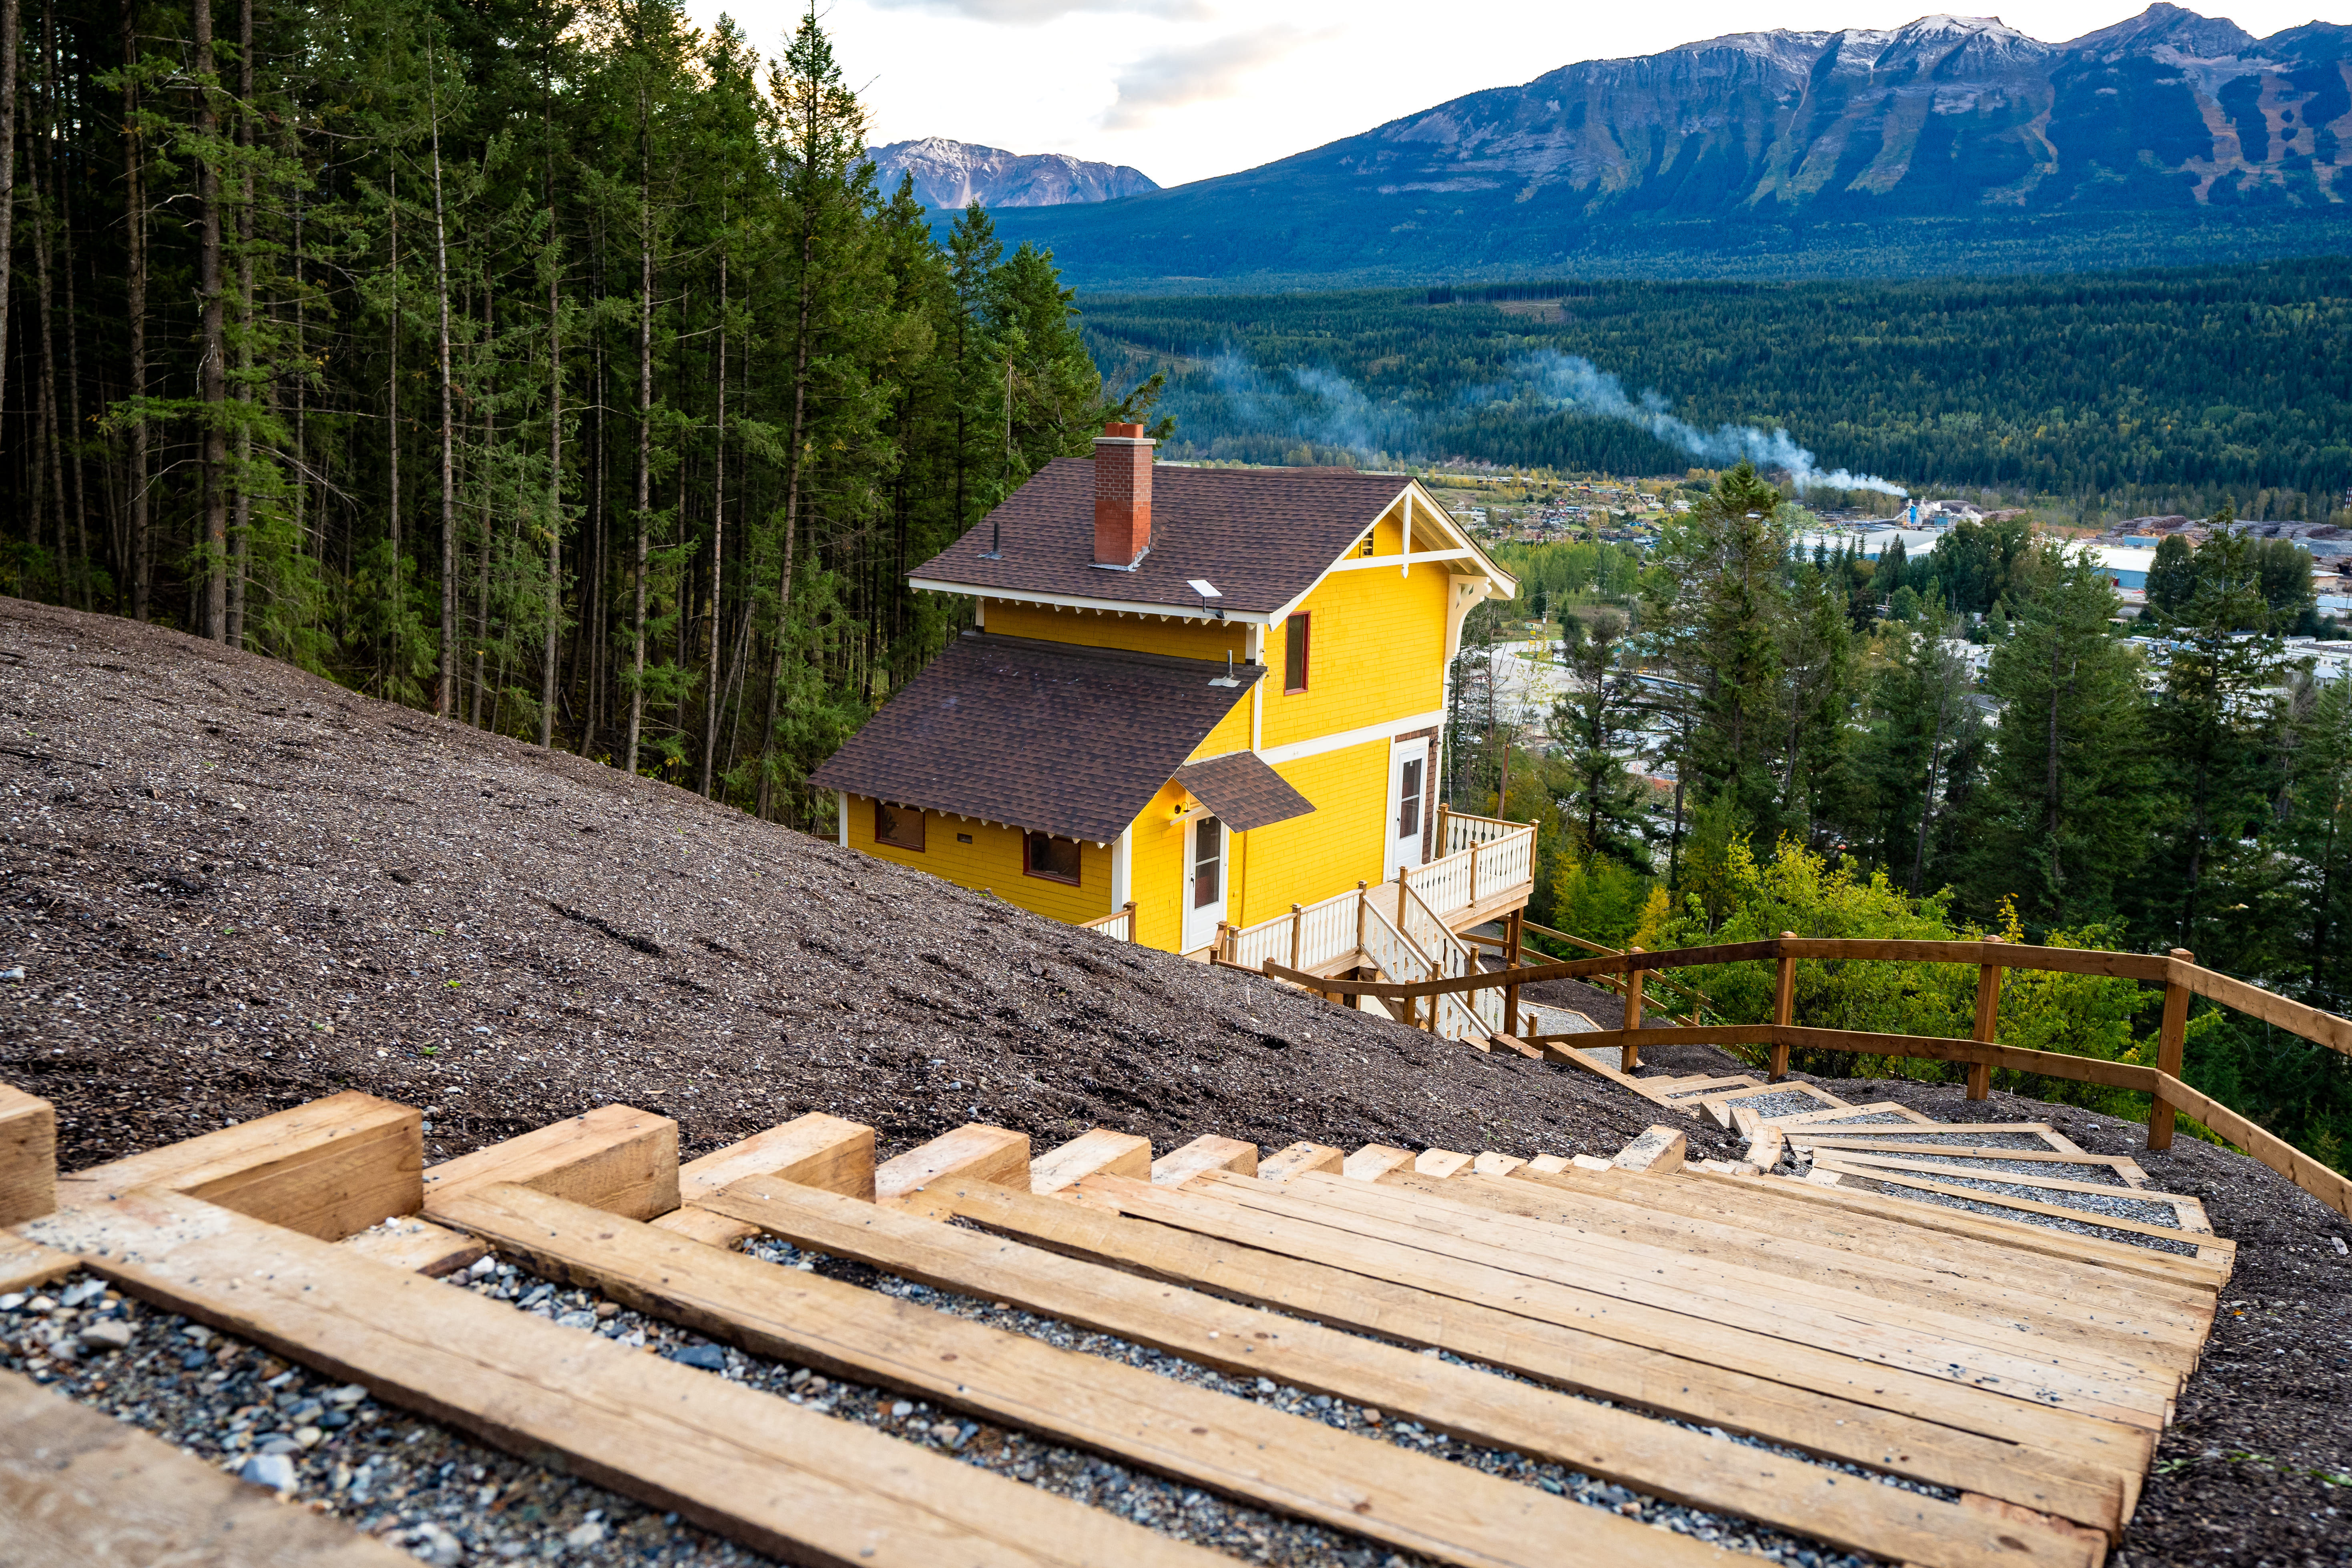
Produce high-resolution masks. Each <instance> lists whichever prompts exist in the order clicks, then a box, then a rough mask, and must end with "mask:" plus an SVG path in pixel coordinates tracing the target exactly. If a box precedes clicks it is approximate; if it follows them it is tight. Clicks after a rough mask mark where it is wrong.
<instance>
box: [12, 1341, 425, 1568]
mask: <svg viewBox="0 0 2352 1568" xmlns="http://www.w3.org/2000/svg"><path fill="white" fill-rule="evenodd" d="M0 1520H5V1521H6V1522H5V1539H0V1563H5V1564H7V1568H161V1565H166V1564H168V1565H169V1568H415V1563H416V1559H415V1558H414V1557H412V1556H410V1555H409V1554H408V1553H407V1552H401V1551H398V1550H395V1549H394V1548H393V1547H390V1546H387V1545H385V1544H384V1543H383V1542H380V1541H377V1540H375V1539H374V1538H373V1537H371V1536H366V1535H362V1534H361V1533H360V1532H359V1531H356V1530H353V1529H352V1527H351V1526H350V1525H348V1524H344V1523H341V1522H340V1521H336V1520H331V1519H327V1518H323V1517H321V1516H320V1515H319V1514H315V1513H312V1512H311V1511H310V1510H309V1509H307V1508H296V1507H293V1506H290V1505H289V1504H287V1503H282V1502H280V1501H278V1499H277V1498H276V1497H275V1496H273V1495H272V1494H270V1493H268V1492H266V1491H264V1490H262V1489H260V1488H259V1487H256V1486H248V1485H247V1484H246V1483H245V1482H243V1481H240V1480H237V1479H236V1478H234V1477H232V1476H229V1475H227V1474H226V1473H224V1472H223V1471H221V1470H219V1469H216V1468H214V1467H213V1466H211V1465H208V1464H206V1463H205V1461H203V1460H202V1459H199V1458H194V1456H193V1455H189V1454H184V1453H182V1452H181V1451H180V1450H179V1449H177V1448H174V1447H172V1446H171V1445H170V1444H169V1443H166V1442H164V1441H163V1439H162V1438H160V1437H156V1436H150V1435H149V1434H147V1433H145V1432H142V1431H141V1430H139V1428H137V1427H136V1426H131V1425H130V1424H128V1423H127V1422H121V1421H116V1420H114V1419H112V1418H110V1417H109V1416H106V1415H100V1414H99V1413H98V1412H97V1411H95V1410H89V1409H85V1408H84V1407H82V1406H81V1405H77V1404H75V1403H74V1402H73V1401H72V1400H70V1399H68V1398H66V1397H65V1396H64V1395H62V1394H52V1393H50V1392H49V1391H48V1390H47V1389H45V1388H43V1387H41V1386H40V1385H39V1384H36V1383H35V1382H33V1380H32V1379H30V1378H28V1377H24V1376H21V1375H19V1374H18V1373H13V1372H0Z"/></svg>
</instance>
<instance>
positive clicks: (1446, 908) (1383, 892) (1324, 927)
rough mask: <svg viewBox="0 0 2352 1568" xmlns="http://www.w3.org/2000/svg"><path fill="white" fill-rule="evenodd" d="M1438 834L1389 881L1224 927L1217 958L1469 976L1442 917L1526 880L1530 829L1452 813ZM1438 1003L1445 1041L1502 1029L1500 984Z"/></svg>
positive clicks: (1403, 980)
mask: <svg viewBox="0 0 2352 1568" xmlns="http://www.w3.org/2000/svg"><path fill="white" fill-rule="evenodd" d="M1438 837H1439V842H1440V844H1441V845H1442V846H1447V847H1449V849H1448V853H1446V854H1445V855H1444V857H1442V858H1439V859H1435V860H1433V861H1431V862H1430V863H1429V864H1428V865H1426V866H1416V867H1413V868H1411V869H1409V870H1407V871H1405V872H1404V873H1403V874H1402V875H1401V876H1400V877H1399V878H1398V879H1396V880H1395V881H1393V882H1383V883H1381V885H1380V886H1379V887H1377V888H1373V887H1369V886H1367V885H1365V884H1362V883H1359V884H1358V885H1357V886H1355V887H1353V888H1350V889H1347V890H1346V891H1345V892H1339V893H1334V894H1332V895H1331V896H1330V897H1329V898H1328V899H1319V900H1317V901H1315V902H1314V903H1311V904H1293V905H1292V906H1291V907H1290V910H1289V911H1288V912H1287V913H1285V914H1279V915H1276V916H1275V917H1274V918H1273V919H1272V920H1265V921H1258V922H1257V923H1256V924H1255V925H1249V926H1228V927H1226V928H1225V930H1224V932H1223V941H1222V942H1221V943H1220V946H1219V949H1218V956H1219V957H1221V958H1223V960H1224V961H1225V962H1226V963H1234V964H1239V965H1240V966H1242V967H1243V968H1244V969H1262V968H1264V967H1265V963H1266V962H1267V960H1269V959H1271V960H1272V961H1273V962H1275V963H1279V964H1282V965H1283V966H1285V967H1286V968H1289V969H1297V970H1303V971H1306V972H1307V973H1329V972H1332V971H1334V970H1337V969H1353V968H1357V967H1359V966H1370V968H1373V969H1377V970H1378V971H1380V973H1381V975H1382V976H1383V977H1384V978H1386V979H1388V980H1391V981H1395V982H1398V983H1400V984H1410V983H1412V982H1414V981H1421V980H1437V979H1451V978H1454V977H1456V976H1459V975H1464V974H1470V973H1475V972H1476V969H1477V964H1478V959H1477V953H1476V950H1475V949H1474V948H1473V947H1471V946H1470V944H1468V943H1467V942H1464V941H1463V940H1462V939H1461V938H1460V937H1458V936H1455V935H1454V929H1453V927H1452V926H1451V925H1449V924H1448V923H1447V921H1448V920H1449V919H1450V918H1451V917H1453V916H1454V915H1456V914H1458V913H1459V912H1460V911H1462V910H1467V909H1470V908H1471V907H1473V906H1474V905H1476V904H1478V903H1480V902H1482V901H1483V900H1489V899H1493V898H1496V897H1497V896H1498V895H1501V894H1503V893H1506V892H1507V891H1509V890H1510V889H1514V888H1517V887H1519V886H1522V885H1524V884H1526V883H1527V882H1528V881H1529V880H1531V879H1532V878H1533V876H1534V874H1535V844H1536V830H1535V829H1534V828H1533V827H1532V826H1528V824H1526V823H1523V822H1505V821H1503V820H1501V819H1500V818H1497V817H1492V816H1460V815H1457V814H1454V813H1452V812H1449V813H1447V814H1446V816H1445V818H1444V823H1443V825H1442V826H1441V828H1440V831H1439V835H1438ZM1110 918H1112V919H1116V918H1117V917H1110ZM1132 929H1133V928H1132V925H1131V924H1130V926H1129V930H1130V931H1132ZM1129 940H1132V939H1131V938H1130V939H1129ZM1435 1004H1436V1008H1437V1033H1439V1034H1441V1035H1444V1036H1445V1037H1448V1038H1450V1039H1456V1040H1483V1039H1485V1038H1486V1037H1487V1036H1489V1035H1493V1034H1497V1033H1501V1032H1502V1031H1503V1024H1504V1020H1503V993H1502V992H1501V991H1500V990H1499V989H1496V990H1486V991H1474V992H1470V993H1467V994H1460V993H1455V994H1445V995H1441V996H1439V997H1437V998H1436V999H1435Z"/></svg>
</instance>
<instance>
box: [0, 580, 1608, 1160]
mask: <svg viewBox="0 0 2352 1568" xmlns="http://www.w3.org/2000/svg"><path fill="white" fill-rule="evenodd" d="M0 718H5V724H6V727H7V728H8V730H9V731H11V733H12V735H13V736H14V737H15V739H14V740H12V741H11V742H10V743H9V744H8V746H7V748H6V749H5V751H0V970H5V969H7V968H12V967H21V968H22V969H23V970H24V972H25V973H24V978H23V979H21V980H18V981H14V982H5V983H0V1077H5V1079H7V1080H8V1081H10V1082H13V1083H16V1085H18V1086H19V1087H21V1088H23V1089H27V1090H29V1091H30V1092H32V1093H35V1094H39V1095H42V1096H44V1097H46V1098H47V1099H49V1100H53V1101H54V1102H56V1104H57V1107H58V1116H59V1128H58V1132H59V1143H60V1148H59V1158H60V1162H61V1163H62V1164H63V1165H64V1166H65V1167H66V1168H68V1169H73V1168H79V1167H80V1166H84V1165H89V1164H94V1163H99V1162H100V1161H102V1160H105V1159H109V1158H112V1157H115V1156H118V1155H121V1154H124V1153H128V1152H132V1151H134V1150H139V1149H145V1148H152V1147H153V1146H155V1145H157V1144H160V1143H165V1142H172V1141H173V1140H175V1139H179V1138H184V1137H187V1136H189V1135H191V1134H193V1133H195V1132H198V1131H208V1130H210V1129H212V1128H215V1127H218V1126H220V1125H222V1124H223V1123H224V1122H227V1121H246V1120H250V1119H252V1118H254V1117H257V1116H261V1115H266V1114H268V1113H269V1112H271V1111H274V1110H284V1109H286V1108H288V1107H289V1106H292V1105H297V1104H299V1103H301V1102H302V1101H304V1100H312V1099H315V1098H317V1097H319V1096H320V1095H322V1094H328V1093H331V1092H333V1091H335V1090H337V1089H365V1090H367V1091H369V1092H371V1093H374V1094H381V1095H383V1096H385V1097H387V1098H390V1099H394V1100H401V1101H404V1102H405V1103H408V1104H413V1105H418V1106H422V1107H425V1108H427V1110H428V1115H427V1120H428V1121H430V1122H431V1124H432V1126H431V1130H430V1133H429V1135H428V1138H427V1141H426V1155H427V1158H428V1159H436V1160H437V1159H446V1158H448V1157H450V1156H452V1155H456V1154H459V1153H463V1152H467V1151H468V1150H471V1149H475V1148H478V1147H479V1146H481V1145H482V1144H484V1143H488V1142H497V1141H499V1140H500V1139H503V1138H508V1137H511V1136H513V1135H514V1134H516V1133H519V1132H522V1131H529V1130H530V1129H531V1128H534V1127H539V1126H542V1125H544V1124H546V1123H548V1122H550V1121H556V1120H559V1119H561V1118H562V1117H566V1116H572V1115H576V1114H578V1113H579V1112H581V1111H582V1110H586V1109H588V1108H590V1107H592V1106H594V1105H597V1104H599V1103H604V1102H607V1101H621V1102H625V1103H627V1104H630V1105H635V1106H638V1107H641V1108H643V1109H646V1110H656V1111H658V1112H660V1113H662V1114H664V1115H667V1116H670V1117H673V1118H675V1119H676V1120H677V1122H678V1124H679V1128H680V1131H681V1140H682V1142H683V1144H684V1146H685V1148H686V1150H687V1151H688V1153H696V1152H703V1151H706V1150H709V1149H711V1148H716V1147H718V1146H720V1145H722V1144H725V1143H729V1142H733V1141H735V1140H736V1139H739V1138H741V1137H745V1136H747V1135H749V1134H750V1133H751V1132H754V1131H759V1130H760V1129H761V1128H764V1127H769V1126H772V1125H774V1124H776V1123H777V1122H780V1121H785V1120H788V1119H789V1118H791V1117H793V1116H796V1115H799V1114H800V1113H802V1112H803V1111H806V1110H813V1109H821V1110H827V1111H831V1112H833V1113H835V1114H836V1115H841V1116H847V1117H852V1118H856V1119H857V1120H860V1121H867V1122H870V1123H871V1124H873V1125H874V1126H875V1128H876V1129H877V1133H878V1135H879V1140H880V1143H881V1148H882V1152H883V1154H884V1155H886V1156H887V1155H889V1154H893V1153H897V1152H900V1151H902V1150H904V1149H906V1148H908V1147H911V1146H912V1145H914V1144H915V1143H918V1142H922V1141H923V1140H925V1139H928V1138H931V1137H935V1136H937V1135H938V1134H939V1133H940V1132H943V1131H948V1130H950V1129H951V1128H953V1127H955V1126H958V1125H960V1124H961V1123H963V1122H966V1121H988V1122H993V1123H997V1124H1000V1125H1003V1126H1008V1127H1013V1128H1016V1129H1019V1130H1020V1131H1025V1132H1027V1133H1029V1134H1030V1136H1031V1138H1032V1139H1033V1141H1034V1145H1035V1146H1036V1147H1037V1148H1038V1149H1039V1150H1041V1151H1042V1150H1043V1149H1045V1148H1048V1147H1051V1146H1053V1145H1054V1144H1057V1143H1060V1142H1064V1141H1066V1140H1067V1139H1069V1138H1072V1137H1075V1136H1076V1135H1077V1134H1078V1133H1079V1132H1082V1131H1086V1130H1087V1128H1089V1127H1094V1126H1102V1127H1109V1128H1113V1129H1116V1130H1118V1131H1127V1132H1136V1133H1141V1134H1143V1135H1145V1136H1147V1137H1150V1139H1151V1140H1152V1142H1153V1144H1154V1146H1155V1148H1156V1149H1159V1150H1162V1151H1164V1150H1166V1149H1169V1148H1172V1147H1174V1146H1175V1145H1177V1144H1180V1143H1182V1142H1187V1141H1189V1140H1191V1139H1192V1138H1195V1137H1198V1136H1200V1135H1201V1134H1202V1133H1209V1132H1214V1133H1221V1134H1223V1135H1226V1136H1229V1137H1236V1138H1244V1139H1248V1140H1251V1141H1252V1142H1256V1143H1258V1144H1259V1145H1261V1146H1262V1147H1265V1148H1267V1149H1273V1148H1279V1147H1281V1146H1282V1145H1284V1144H1286V1143H1289V1142H1294V1141H1296V1140H1298V1139H1302V1138H1304V1139H1311V1140H1313V1141H1315V1142H1321V1143H1328V1144H1333V1145H1336V1146H1339V1147H1340V1148H1348V1149H1352V1148H1356V1147H1359V1146H1360V1145H1362V1144H1364V1143H1370V1142H1382V1143H1391V1144H1397V1145H1401V1146H1403V1147H1408V1148H1412V1149H1415V1150H1419V1149H1423V1148H1430V1147H1437V1148H1448V1149H1460V1150H1465V1151H1467V1152H1478V1151H1481V1150H1486V1149H1496V1150H1500V1151H1503V1152H1509V1153H1515V1154H1518V1155H1520V1156H1522V1157H1528V1156H1532V1155H1535V1154H1538V1153H1555V1154H1573V1153H1596V1154H1613V1153H1615V1152H1616V1151H1617V1150H1618V1149H1620V1148H1622V1146H1623V1145H1624V1143H1625V1142H1627V1141H1628V1140H1630V1139H1632V1138H1633V1137H1634V1136H1636V1135H1638V1134H1639V1133H1640V1131H1642V1129H1643V1126H1645V1125H1646V1124H1647V1120H1648V1117H1647V1114H1646V1112H1647V1109H1648V1108H1646V1107H1641V1106H1638V1105H1636V1104H1634V1103H1633V1102H1632V1101H1631V1100H1628V1099H1627V1097H1625V1096H1623V1095H1622V1094H1621V1093H1620V1092H1619V1091H1617V1090H1615V1089H1612V1088H1611V1087H1610V1086H1609V1085H1608V1084H1606V1083H1605V1082H1603V1081H1601V1079H1597V1078H1596V1077H1594V1076H1593V1075H1591V1074H1590V1073H1584V1072H1580V1071H1577V1070H1575V1069H1572V1068H1559V1067H1553V1066H1548V1065H1545V1064H1541V1063H1537V1062H1530V1061H1528V1060H1526V1059H1524V1058H1519V1057H1516V1056H1513V1055H1511V1054H1510V1053H1508V1052H1496V1053H1493V1054H1491V1055H1489V1054H1486V1053H1483V1052H1479V1051H1475V1050H1472V1049H1469V1048H1467V1047H1463V1046H1460V1045H1455V1044H1452V1043H1449V1042H1444V1041H1440V1040H1438V1039H1435V1038H1433V1037H1431V1036H1429V1035H1427V1034H1424V1033H1422V1032H1419V1031H1416V1030H1412V1029H1409V1028H1405V1027H1403V1026H1400V1025H1397V1024H1394V1023H1391V1022H1389V1021H1387V1020H1385V1019H1381V1018H1378V1017H1376V1016H1370V1015H1368V1014H1363V1013H1359V1012H1354V1011H1350V1010H1349V1009H1346V1008H1340V1007H1334V1006H1331V1005H1328V1004H1326V1003H1323V1002H1321V1001H1319V1000H1318V999H1316V998H1313V997H1310V996H1307V995H1306V994H1302V993H1299V992H1297V991H1293V990H1290V989H1287V988H1286V987H1282V986H1279V985H1276V984H1274V983H1272V982H1270V981H1266V980H1264V979H1261V978H1258V977H1256V976H1254V975H1248V974H1243V973H1236V972H1234V971H1232V970H1222V969H1211V968H1208V967H1206V966H1203V965H1200V964H1193V963H1185V962H1184V961H1182V960H1181V959H1178V958H1176V957H1174V956H1173V955H1171V954H1167V953H1161V952H1151V951H1149V950H1144V949H1137V948H1131V947H1127V946H1123V945H1120V944H1118V943H1116V942H1110V941H1109V940H1108V939H1106V938H1103V937H1100V936H1097V935H1095V934H1093V933H1091V932H1087V931H1077V930H1076V929H1074V928H1072V927H1069V926H1066V925H1063V924H1060V923H1058V922H1056V921H1047V920H1044V919H1040V918H1038V917H1035V916H1032V915H1030V914H1027V913H1025V912H1024V911H1022V910H1017V909H1015V908H1013V907H1012V906H1011V905H1008V904H1006V903H1003V901H1001V900H996V899H993V898H992V897H990V896H988V895H986V894H984V893H980V892H974V891H968V890H966V889H961V888H957V887H954V886H952V885H950V884H948V883H945V882H941V881H938V880H936V879H932V878H929V877H927V876H924V875H922V874H921V873H919V872H914V871H908V870H904V869H901V868H897V867H894V866H890V865H887V864H885V863H883V862H880V861H877V860H874V859H871V858H867V857H865V856H863V855H859V854H857V853H856V852H855V851H851V850H846V849H842V848H839V847H835V845H833V844H831V843H829V842H826V841H824V840H822V839H817V838H813V837H809V836H807V835H804V834H801V833H796V832H793V831H791V830H789V829H786V828H783V827H781V826H775V825H772V824H766V823H761V822H757V821H754V820H752V819H751V818H749V817H746V816H743V815H742V814H740V813H739V812H737V811H734V810H732V809H730V808H727V807H723V806H719V805H713V804H711V803H709V802H707V801H704V800H702V799H700V798H698V797H697V796H695V795H692V794H690V793H688V792H686V791H682V790H678V789H676V788H673V787H671V786H668V785H667V784H656V783H654V782H652V781H650V780H646V779H637V778H632V777H630V776H628V775H625V774H624V773H618V772H616V771H615V770H614V769H611V768H608V767H604V766H600V765H598V764H596V763H593V762H590V761H588V760H586V759H583V758H579V757H573V756H569V755H565V754H563V753H561V752H544V751H541V750H540V749H539V748H537V747H534V746H530V745H526V744H523V743H520V742H513V741H509V740H506V739H504V738H502V737H499V736H494V735H489V734H485V733H483V732H481V731H475V730H469V729H467V728H465V727H464V726H462V725H458V724H454V723H446V722H441V721H435V720H432V719H430V718H426V717H424V716H421V715H419V714H416V713H415V712H412V711H409V710H405V709H401V708H396V707H393V706H390V705H387V704H383V703H379V702H375V701H373V700H368V699H366V698H362V697H358V696H355V695H353V694H352V693H351V692H348V691H345V690H342V689H340V688H337V687H334V686H331V685H330V684H328V683H326V682H324V681H321V680H318V679H313V678H311V677H310V676H307V675H304V674H302V673H301V672H299V671H298V670H295V669H292V668H289V667H287V666H285V665H281V664H277V663H273V662H271V661H269V660H267V659H263V658H255V657H252V656H248V655H245V654H241V653H233V652H230V651H227V650H226V649H223V648H219V647H215V646H214V645H212V644H209V643H204V642H199V641H196V640H194V639H193V638H189V637H183V636H181V635H179V634H177V633H174V632H169V631H164V630H162V629H160V628H155V627H150V626H139V625H135V624H133V623H131V622H127V621H122V620H117V619H112V618H110V617H106V616H83V615H79V614H77V613H75V612H72V611H68V610H61V609H58V608H54V607H51V606H45V605H29V604H25V603H22V602H19V601H15V600H0Z"/></svg>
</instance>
